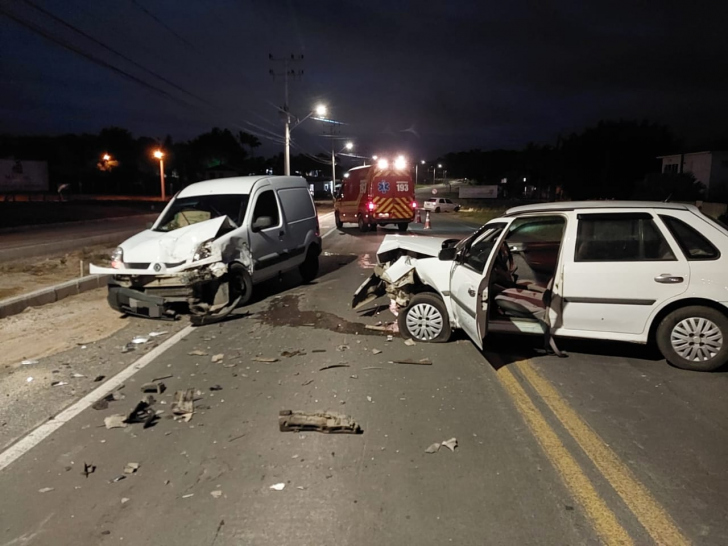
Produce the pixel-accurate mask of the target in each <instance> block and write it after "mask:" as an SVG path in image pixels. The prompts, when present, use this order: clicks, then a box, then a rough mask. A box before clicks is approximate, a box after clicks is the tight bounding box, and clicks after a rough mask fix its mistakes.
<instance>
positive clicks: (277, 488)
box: [270, 483, 286, 491]
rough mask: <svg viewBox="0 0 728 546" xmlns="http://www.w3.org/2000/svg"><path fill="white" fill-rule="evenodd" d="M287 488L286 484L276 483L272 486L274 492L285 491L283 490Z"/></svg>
mask: <svg viewBox="0 0 728 546" xmlns="http://www.w3.org/2000/svg"><path fill="white" fill-rule="evenodd" d="M285 487H286V484H285V483H276V484H273V485H271V486H270V489H273V490H274V491H283V489H284V488H285Z"/></svg>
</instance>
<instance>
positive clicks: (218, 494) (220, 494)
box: [210, 491, 222, 499]
mask: <svg viewBox="0 0 728 546" xmlns="http://www.w3.org/2000/svg"><path fill="white" fill-rule="evenodd" d="M210 495H212V497H213V498H215V499H219V498H220V497H222V491H210Z"/></svg>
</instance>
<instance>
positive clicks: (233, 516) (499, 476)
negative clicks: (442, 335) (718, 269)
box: [0, 215, 728, 546]
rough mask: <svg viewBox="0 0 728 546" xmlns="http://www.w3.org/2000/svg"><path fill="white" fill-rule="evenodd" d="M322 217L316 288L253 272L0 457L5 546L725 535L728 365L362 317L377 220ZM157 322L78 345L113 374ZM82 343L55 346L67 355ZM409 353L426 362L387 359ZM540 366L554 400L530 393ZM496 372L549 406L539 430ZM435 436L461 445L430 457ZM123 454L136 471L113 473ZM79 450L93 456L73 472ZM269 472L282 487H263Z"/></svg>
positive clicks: (383, 313)
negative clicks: (292, 423) (50, 426)
mask: <svg viewBox="0 0 728 546" xmlns="http://www.w3.org/2000/svg"><path fill="white" fill-rule="evenodd" d="M332 222H333V219H332V218H331V217H327V218H326V219H325V220H324V221H322V233H324V234H326V238H325V239H324V243H325V255H324V256H322V271H321V275H320V276H319V278H318V279H317V280H316V281H315V282H314V283H312V284H310V285H307V286H302V285H300V282H299V280H298V277H297V275H295V274H290V275H286V276H285V277H284V278H283V279H282V280H281V281H275V282H270V283H266V284H265V285H264V286H263V287H261V288H262V289H261V291H260V293H259V294H258V296H257V297H256V300H255V301H254V302H253V303H252V304H251V305H250V306H248V307H246V308H245V309H241V310H239V311H238V312H237V313H236V315H235V316H234V317H232V318H231V320H227V321H225V322H223V323H220V324H213V325H209V326H203V327H199V328H195V329H194V330H192V331H191V333H190V334H189V335H188V336H187V337H185V338H183V340H182V341H180V342H179V343H177V344H175V345H173V346H172V347H171V348H169V349H168V350H167V351H166V352H164V353H163V354H162V355H161V356H159V357H157V358H156V359H154V360H153V361H152V362H151V363H150V364H149V365H147V366H146V367H144V368H143V369H141V370H140V371H138V372H137V373H136V374H134V375H133V376H131V377H130V378H129V379H128V380H127V381H125V382H124V387H123V389H121V391H120V392H122V393H123V394H124V396H125V398H124V399H123V400H116V401H111V402H109V403H108V407H107V408H105V409H99V410H96V409H92V408H88V409H86V410H84V411H83V412H81V413H80V414H79V415H78V416H77V417H75V418H73V419H71V420H70V421H69V422H67V423H66V424H65V425H63V426H62V427H61V428H60V429H58V430H57V431H56V432H54V433H53V434H52V435H51V436H50V437H48V438H47V439H45V440H44V441H42V442H41V443H40V444H38V445H37V446H35V447H33V448H32V449H31V450H29V451H28V452H27V453H25V454H24V455H23V456H22V457H20V458H19V459H18V460H16V461H15V462H13V463H12V464H10V465H9V466H8V467H7V468H5V469H4V470H2V471H0V491H2V492H3V495H1V496H0V545H2V546H5V545H10V544H13V545H14V544H39V545H40V544H42V545H45V544H53V545H66V544H68V545H70V544H73V545H76V546H78V545H96V544H120V543H122V544H123V543H126V544H155V545H157V544H161V545H166V544H170V545H171V544H177V545H178V544H195V545H225V544H251V545H258V544H261V545H267V544H271V545H272V544H277V545H281V544H297V545H298V544H311V545H313V544H316V545H328V544H331V545H334V544H335V545H342V544H344V545H368V544H393V545H399V544H441V543H454V544H598V543H600V542H606V543H618V542H619V541H618V538H619V536H620V535H619V533H617V532H616V531H615V530H614V529H612V528H609V527H608V526H607V527H599V522H603V521H608V517H607V515H605V513H606V512H609V513H612V514H613V515H614V518H615V519H616V521H617V524H618V526H620V527H621V528H623V529H624V530H625V532H626V536H627V538H628V539H629V540H628V541H626V542H625V541H622V543H630V541H631V543H634V544H650V543H654V542H656V541H655V536H656V535H655V533H656V531H655V529H658V530H659V528H660V525H661V524H660V521H662V520H661V519H660V517H659V516H660V515H663V516H664V515H665V514H666V515H667V519H666V520H665V521H668V522H669V523H670V524H672V525H673V526H674V527H675V528H676V529H677V530H678V531H679V534H678V535H670V536H673V537H674V536H678V538H680V539H685V540H686V541H687V542H693V543H696V544H725V543H728V524H727V523H726V522H727V521H728V514H727V513H726V512H727V511H728V502H726V501H727V500H728V475H727V474H726V471H725V461H726V457H727V456H728V441H727V440H728V427H727V426H726V425H725V422H724V419H725V418H724V415H725V414H726V410H728V400H727V399H726V396H727V395H726V392H727V391H726V381H727V380H728V375H726V374H725V373H722V372H719V373H713V374H698V373H691V372H684V371H682V370H677V369H674V368H671V367H670V366H668V365H667V364H666V363H665V362H664V361H663V360H661V359H660V358H659V356H658V355H656V354H655V353H654V351H652V350H650V349H648V348H641V347H635V346H630V345H622V344H607V343H591V342H575V341H572V342H563V343H562V347H561V348H562V349H564V350H566V351H567V352H568V353H569V358H567V359H559V358H556V357H554V356H546V355H544V354H542V352H541V351H540V350H539V347H540V343H539V342H538V340H535V341H531V340H524V338H516V337H507V336H502V337H497V338H492V339H489V340H488V343H487V346H486V350H485V351H484V352H483V353H481V352H480V351H478V350H477V348H476V347H475V346H474V345H473V344H472V343H471V342H470V341H469V340H467V339H466V337H465V336H463V335H455V336H454V339H453V340H451V341H450V342H449V343H446V344H432V345H428V344H416V345H414V346H407V345H405V344H404V342H403V340H402V339H401V338H399V337H397V336H394V338H393V340H392V341H387V337H386V334H384V333H382V332H378V331H374V330H368V329H366V328H365V325H376V324H378V323H379V322H380V321H382V322H383V323H387V322H389V321H392V320H394V317H393V316H392V315H391V313H390V312H389V311H388V310H387V309H386V303H387V302H386V301H385V300H378V301H377V302H375V303H376V304H382V305H375V304H373V305H371V306H370V308H369V310H368V311H367V312H366V313H357V312H354V311H352V310H351V309H350V301H351V296H352V294H353V292H354V290H355V289H356V287H358V286H359V284H361V282H363V280H364V279H365V278H366V277H367V276H368V275H369V274H370V273H371V270H370V267H371V264H372V263H374V261H375V258H374V252H375V250H376V248H377V247H378V245H379V243H380V242H381V239H382V236H383V235H384V234H385V233H387V232H389V231H387V230H382V229H380V230H378V231H377V232H376V233H367V234H359V233H358V232H357V231H356V228H355V227H354V226H352V227H351V228H349V227H348V226H347V227H345V228H344V230H341V231H339V230H332V227H333V226H332ZM433 228H434V229H433V230H432V232H431V233H432V234H433V235H443V236H445V235H455V236H457V235H458V234H459V235H461V236H462V235H465V234H467V233H468V232H469V231H470V230H471V229H472V228H471V227H468V226H463V225H462V224H461V223H459V222H458V221H457V217H456V216H455V215H437V216H435V215H433ZM418 229H419V227H416V228H415V229H414V230H413V231H414V232H416V231H417V230H418ZM391 232H392V233H394V231H391ZM182 326H184V324H179V323H177V324H176V325H175V327H174V328H173V329H169V330H170V331H169V333H168V334H166V335H165V336H162V337H161V338H160V340H163V339H164V338H165V337H169V336H171V335H172V334H173V333H174V331H176V330H179V329H180V328H181V327H182ZM160 329H162V326H160V325H159V324H158V323H151V322H150V321H143V320H138V319H132V321H131V322H130V326H129V327H128V328H127V329H125V330H122V331H121V332H119V333H118V334H116V335H115V336H114V337H113V338H112V339H109V340H107V341H105V342H101V343H100V344H99V346H98V347H94V348H91V349H93V350H94V351H99V355H106V356H105V358H106V360H108V361H113V363H115V366H116V368H113V367H110V368H108V370H107V374H108V375H113V370H114V369H121V367H123V366H126V365H128V363H130V362H132V361H133V360H134V358H135V357H138V356H139V354H137V355H134V354H133V353H125V354H123V357H122V356H120V354H119V347H121V346H123V344H124V343H126V342H128V340H129V339H130V338H131V337H132V334H135V333H143V332H144V331H146V330H149V331H153V330H160ZM112 350H113V351H115V352H114V353H113V355H114V356H113V358H112V357H110V356H108V355H110V354H111V351H112ZM148 350H149V349H147V348H141V347H140V348H139V349H138V351H139V352H140V353H142V352H147V351H148ZM82 351H89V348H87V349H84V350H81V349H80V348H78V349H74V350H73V351H69V352H68V353H65V354H63V355H58V356H57V357H54V358H56V359H57V360H58V362H60V361H61V360H63V361H65V362H70V363H73V362H75V361H76V358H77V357H78V358H80V357H81V355H82V354H87V353H82ZM378 351H381V352H378ZM296 352H298V354H293V356H287V355H290V354H292V353H296ZM190 353H204V354H190ZM220 354H222V355H223V356H222V358H221V359H219V358H218V359H215V360H218V361H216V362H213V357H214V356H215V355H220ZM117 355H119V356H117ZM273 359H275V361H273V362H267V361H266V360H273ZM421 359H429V361H431V362H432V365H410V364H394V363H392V361H396V360H411V361H419V360H421ZM44 365H47V366H49V367H53V366H54V363H53V362H48V363H44ZM328 366H335V367H329V368H327V367H328ZM322 368H327V369H322ZM105 370H106V369H105ZM533 373H536V374H538V377H540V378H541V379H542V380H543V382H544V384H546V385H548V386H550V388H552V389H553V390H554V391H555V393H556V394H551V395H549V396H545V395H543V391H542V390H541V387H539V383H537V382H535V381H534V380H533V379H529V377H532V374H533ZM164 376H171V377H168V378H165V379H163V382H164V383H165V385H166V388H167V389H166V391H165V392H164V393H162V394H154V395H153V396H154V397H155V399H156V402H155V404H154V405H153V408H154V409H155V410H156V411H158V412H161V413H159V415H158V419H157V420H156V422H155V423H154V426H151V427H149V428H143V425H142V424H130V425H129V426H127V427H126V428H115V429H111V430H108V429H106V427H105V426H104V418H106V417H108V416H110V415H114V414H120V413H126V412H128V411H130V409H131V408H132V407H133V406H134V405H135V404H136V402H137V401H138V400H139V399H141V397H142V396H143V394H142V393H141V391H140V387H141V385H142V384H144V383H146V382H149V381H151V380H152V379H154V378H159V377H164ZM509 377H513V378H515V382H516V383H517V385H520V386H521V388H522V389H523V393H525V395H526V396H527V397H528V398H529V399H530V400H531V401H532V404H533V408H534V410H535V411H536V412H538V413H540V414H541V415H543V419H542V421H539V423H540V424H538V425H537V426H533V425H532V423H533V422H535V421H529V419H528V418H527V417H528V416H527V415H526V417H524V415H525V414H524V413H523V405H519V404H518V403H516V402H515V401H514V395H513V393H514V392H520V391H518V388H516V390H515V391H514V387H513V384H512V383H509V381H508V378H509ZM91 383H92V381H91V380H89V381H88V384H86V383H84V385H83V388H79V396H80V394H83V393H85V392H88V391H89V390H90V389H92V388H93V387H94V385H92V384H91ZM101 383H103V381H102V382H101ZM218 387H219V388H220V389H219V390H218ZM188 388H191V389H194V390H195V402H194V404H195V413H194V414H193V415H192V418H191V419H190V420H189V422H185V421H184V420H175V419H173V418H172V417H173V415H172V402H173V399H174V393H175V391H178V390H184V389H188ZM211 388H212V389H214V390H211ZM554 397H555V398H558V400H557V402H563V403H564V404H566V405H567V406H568V407H569V408H571V410H573V412H574V414H575V415H576V416H577V419H578V420H581V421H582V422H583V423H584V424H585V425H586V427H587V428H588V430H589V431H591V433H593V434H595V435H597V436H598V438H600V439H601V441H602V443H601V444H599V445H597V446H596V447H597V448H602V447H603V446H608V448H609V449H611V450H612V452H613V453H614V454H615V455H616V457H617V459H618V461H617V463H615V464H617V467H618V468H620V469H622V470H623V471H625V472H626V473H627V475H629V476H631V478H632V479H633V480H634V481H636V482H638V483H639V484H641V486H642V487H643V489H644V490H646V491H647V492H648V494H649V495H648V496H649V497H650V498H651V499H652V500H654V502H655V504H656V506H657V508H654V507H652V506H651V505H650V506H648V507H647V508H646V509H645V512H641V511H640V510H639V508H637V509H635V507H634V506H633V505H632V504H630V501H629V499H627V500H625V498H624V497H623V496H622V495H623V494H624V495H629V494H630V493H631V492H634V491H636V492H637V493H640V491H641V490H635V489H634V488H633V486H631V485H630V483H631V482H629V481H627V482H625V483H626V484H625V483H623V482H620V480H619V475H618V474H617V477H615V475H614V474H610V473H608V472H605V471H604V470H603V468H604V467H603V466H600V465H602V464H603V461H600V460H598V459H597V460H596V461H595V460H594V458H593V454H592V453H591V452H590V446H589V443H588V441H586V440H583V438H579V437H578V436H576V435H574V434H573V433H572V432H570V429H569V426H571V425H573V421H574V418H573V417H572V418H571V420H569V419H563V420H562V419H561V418H560V417H559V414H558V413H557V412H556V411H553V412H552V411H551V409H550V408H552V406H551V404H553V403H554V400H553V398H554ZM22 409H23V408H22V404H18V405H17V411H18V412H20V411H22ZM286 409H291V410H302V411H309V412H313V411H323V410H329V411H334V412H340V413H344V414H347V415H349V416H351V418H353V419H354V420H355V421H356V422H357V423H358V424H359V425H360V426H361V428H362V429H363V433H362V434H359V435H348V434H339V435H334V434H331V435H329V434H320V433H316V432H304V433H297V432H280V431H279V429H278V413H279V411H281V410H286ZM552 409H553V408H552ZM44 418H47V417H44ZM39 420H40V414H39V415H38V419H36V420H35V421H34V423H35V422H38V421H39ZM529 423H531V424H529ZM30 426H31V425H30V423H28V425H27V428H30ZM548 430H551V431H553V437H555V438H556V443H559V442H560V444H562V446H563V449H564V451H563V452H561V454H562V458H563V457H566V456H570V457H573V459H574V461H575V462H576V464H577V465H578V467H579V468H581V473H583V475H584V476H585V477H586V479H588V480H589V481H590V483H592V484H593V487H594V490H595V492H596V495H597V496H598V497H599V498H600V499H601V500H602V501H603V503H602V504H599V503H597V504H594V503H595V502H596V501H594V500H593V499H591V500H590V499H586V501H584V500H583V498H582V497H580V496H579V494H575V492H574V490H573V489H572V488H571V487H570V485H569V484H570V483H572V484H573V483H574V482H573V481H570V480H571V478H570V477H569V475H568V474H564V469H563V466H560V465H559V464H558V462H557V463H555V462H554V460H552V459H551V458H550V456H549V453H550V451H549V450H550V449H552V448H553V445H554V440H553V438H552V439H551V440H548V434H546V433H547V432H548ZM15 436H17V435H14V437H15ZM450 438H456V439H457V442H458V447H457V448H455V450H454V451H452V452H451V451H450V450H448V449H447V448H445V447H441V448H440V450H439V451H438V452H436V453H433V454H428V453H425V450H426V448H428V446H430V445H431V444H433V443H435V442H442V441H444V440H448V439H450ZM544 438H546V439H544ZM130 462H134V463H138V464H139V468H138V470H136V472H134V473H131V474H125V473H124V469H125V467H126V466H127V464H128V463H130ZM84 463H86V464H89V465H93V466H95V470H94V471H93V473H91V474H88V476H86V475H85V474H84V472H83V470H84ZM120 478H121V479H120ZM277 484H284V485H283V488H282V490H276V489H271V486H273V485H277ZM278 487H279V488H280V485H278ZM631 487H632V488H631ZM41 491H44V492H41ZM635 498H642V497H639V495H635ZM594 506H597V509H593V510H592V508H594ZM600 506H601V508H599V507H600ZM645 514H646V515H645ZM651 515H653V516H655V517H654V518H653V519H650V516H651ZM663 519H664V518H663ZM654 521H657V523H653V522H654ZM664 526H665V525H664V524H663V528H664ZM600 529H601V530H600ZM604 529H607V531H604ZM610 529H611V530H610ZM605 533H606V534H605ZM610 533H614V534H610ZM663 542H664V541H663ZM665 543H677V542H674V541H667V542H665Z"/></svg>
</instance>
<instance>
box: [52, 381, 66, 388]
mask: <svg viewBox="0 0 728 546" xmlns="http://www.w3.org/2000/svg"><path fill="white" fill-rule="evenodd" d="M64 385H68V381H53V382H52V383H51V387H63V386H64Z"/></svg>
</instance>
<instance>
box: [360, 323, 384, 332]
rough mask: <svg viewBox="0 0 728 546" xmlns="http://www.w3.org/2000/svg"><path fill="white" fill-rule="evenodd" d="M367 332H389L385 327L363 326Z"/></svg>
mask: <svg viewBox="0 0 728 546" xmlns="http://www.w3.org/2000/svg"><path fill="white" fill-rule="evenodd" d="M364 328H366V329H367V330H374V331H375V332H386V331H387V330H389V328H387V327H386V326H372V325H371V324H366V325H364Z"/></svg>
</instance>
